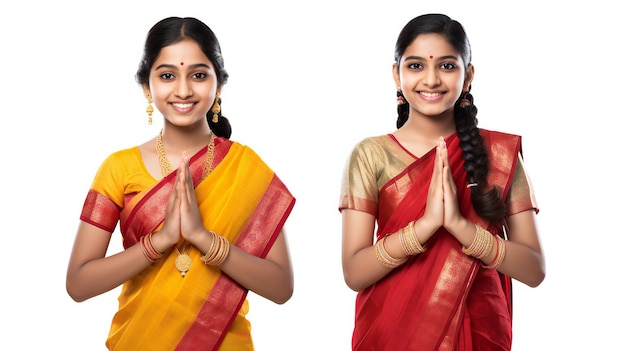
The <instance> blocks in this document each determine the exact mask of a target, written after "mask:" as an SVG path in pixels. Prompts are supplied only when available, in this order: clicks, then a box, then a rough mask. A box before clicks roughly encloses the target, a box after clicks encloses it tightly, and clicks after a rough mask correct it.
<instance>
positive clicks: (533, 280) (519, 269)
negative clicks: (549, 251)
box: [498, 240, 546, 287]
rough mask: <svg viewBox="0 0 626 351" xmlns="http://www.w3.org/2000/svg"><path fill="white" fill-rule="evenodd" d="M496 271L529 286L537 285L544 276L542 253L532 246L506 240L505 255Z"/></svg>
mask: <svg viewBox="0 0 626 351" xmlns="http://www.w3.org/2000/svg"><path fill="white" fill-rule="evenodd" d="M498 271H499V272H501V273H503V274H506V275H508V276H510V277H511V278H513V279H515V280H518V281H520V282H522V283H524V284H526V285H528V286H530V287H537V286H539V284H541V282H542V281H543V279H544V278H545V276H546V271H545V262H544V258H543V255H541V254H540V253H537V252H535V251H534V250H533V249H532V248H530V247H528V246H526V245H524V244H520V243H516V242H513V241H510V240H507V241H506V256H505V257H504V261H503V262H502V264H501V265H500V267H499V268H498Z"/></svg>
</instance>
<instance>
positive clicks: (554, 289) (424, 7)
mask: <svg viewBox="0 0 626 351" xmlns="http://www.w3.org/2000/svg"><path fill="white" fill-rule="evenodd" d="M612 4H614V3H613V2H610V1H603V0H599V1H593V2H576V1H573V2H572V1H569V2H565V1H562V2H558V1H555V2H548V1H524V2H496V1H492V2H490V1H482V2H479V1H457V0H454V1H452V0H451V1H447V2H435V1H430V2H420V1H393V0H391V1H384V2H383V1H337V0H336V1H326V0H322V1H300V2H296V1H291V2H289V1H185V2H171V1H138V2H129V1H126V2H117V1H112V2H111V1H109V2H100V3H92V2H79V1H75V2H72V1H63V0H61V1H55V2H47V1H11V0H2V1H1V2H0V13H1V14H2V17H3V19H2V21H0V41H1V44H2V46H1V48H2V49H1V50H2V54H1V55H0V67H2V68H3V69H4V71H3V74H2V85H1V86H0V89H2V91H1V93H0V102H1V104H0V105H1V106H2V107H1V111H2V116H3V123H2V127H0V150H1V152H2V159H3V162H2V167H3V169H2V171H1V172H0V177H1V178H0V180H1V181H2V186H3V188H4V189H3V192H2V206H3V207H2V211H1V212H0V223H1V224H2V227H1V228H2V230H1V232H2V234H3V235H2V238H3V240H2V241H3V244H4V248H3V250H2V254H1V255H0V266H2V267H3V268H4V269H3V274H4V276H3V279H2V283H1V284H2V288H1V289H0V304H1V305H0V307H1V311H2V312H0V321H1V322H2V326H3V327H1V328H0V349H1V350H7V351H13V350H38V349H46V350H63V351H71V350H104V349H105V347H104V340H105V338H106V335H107V333H108V329H109V323H110V320H111V318H112V316H113V314H114V313H115V310H116V307H117V306H116V303H117V294H118V292H119V291H118V290H117V289H116V290H114V291H111V292H108V293H105V294H103V295H100V296H98V297H95V298H92V299H90V300H88V301H86V302H83V303H75V302H73V301H72V300H71V299H70V297H69V296H68V295H67V293H66V291H65V269H66V265H67V260H68V258H69V254H70V250H71V246H72V243H73V239H74V235H75V231H76V228H77V225H78V217H79V214H80V210H81V207H82V204H83V200H84V197H85V195H86V192H87V190H88V187H89V185H90V183H91V180H92V178H93V176H94V175H95V171H96V170H97V168H98V166H99V165H100V162H101V161H102V160H103V159H104V157H106V156H107V155H108V154H109V153H110V152H112V151H115V150H118V149H121V148H125V147H129V146H134V145H136V144H139V143H141V142H143V141H145V140H147V139H149V138H152V137H153V136H154V135H156V133H158V130H159V129H160V125H161V121H160V118H161V116H160V115H159V114H158V113H155V117H156V118H155V121H156V122H155V123H154V124H153V125H152V126H149V125H148V123H147V116H146V115H145V112H144V111H145V106H146V102H145V100H144V97H143V95H142V92H141V89H140V88H139V86H138V85H137V84H136V83H135V81H134V73H135V70H136V68H137V65H138V63H139V59H140V56H141V52H142V46H143V41H144V39H145V35H146V33H147V31H148V29H149V28H150V27H151V26H152V25H153V24H154V23H156V22H157V21H158V20H160V19H162V18H164V17H168V16H192V17H197V18H199V19H201V20H203V21H204V22H206V23H207V24H208V25H209V26H210V27H211V28H212V29H213V30H214V31H215V33H216V34H217V36H218V38H219V40H220V42H221V45H222V51H223V54H224V57H225V62H226V68H227V70H228V71H229V73H230V80H229V82H228V84H227V85H226V86H225V87H224V89H223V94H222V98H223V111H224V115H226V116H227V117H229V119H230V120H231V123H232V125H233V135H232V139H233V140H236V141H239V142H241V143H243V144H247V145H249V146H251V147H252V148H253V149H254V150H255V151H256V152H257V153H258V154H260V155H261V157H262V158H263V159H264V160H265V161H266V162H267V163H268V164H269V165H270V166H272V168H273V169H274V170H275V171H276V173H277V174H278V175H279V177H281V179H282V180H283V181H284V182H285V183H286V184H287V186H288V187H289V188H290V190H291V191H292V193H293V194H294V195H295V197H296V198H297V202H296V206H295V208H294V210H293V212H292V215H291V217H290V218H289V220H288V221H287V224H286V232H287V236H288V241H289V244H290V248H291V254H292V259H293V263H294V270H295V292H294V295H293V298H292V299H291V300H290V301H289V302H287V303H286V304H284V305H275V304H273V303H271V302H269V301H266V300H263V299H261V298H259V297H258V296H256V295H254V294H251V295H250V301H251V312H250V315H249V317H250V319H251V322H252V327H253V334H254V335H253V336H254V339H255V343H256V347H257V349H258V350H259V351H277V350H289V351H293V350H307V351H308V350H313V351H317V350H332V351H335V350H336V351H342V350H349V349H350V337H351V332H352V318H353V313H354V298H355V293H354V292H353V291H351V290H349V289H348V287H347V286H346V285H345V283H344V282H343V276H342V271H341V261H340V246H341V216H340V214H339V212H338V210H337V204H338V196H339V185H340V177H341V173H342V171H343V166H344V162H345V160H346V158H347V156H348V154H349V152H350V151H351V148H352V147H353V146H354V144H355V143H356V142H357V141H359V140H360V139H362V138H364V137H367V136H371V135H377V134H383V133H387V132H390V131H393V129H394V126H395V120H396V113H395V85H394V83H393V80H392V76H391V65H392V62H393V49H394V44H395V39H396V36H397V34H398V33H399V31H400V29H401V28H402V26H403V25H404V24H405V23H406V22H407V21H408V20H409V19H411V18H412V17H414V16H417V15H419V14H422V13H427V12H442V13H446V14H448V15H450V16H452V17H453V18H455V19H457V20H459V21H460V22H461V23H463V25H464V26H465V29H466V31H467V32H468V35H469V37H470V41H471V43H472V47H473V54H474V56H473V63H474V65H475V67H476V74H475V78H474V84H473V90H472V92H473V94H474V97H475V103H476V105H477V106H478V109H479V115H478V118H479V126H481V127H483V128H487V129H495V130H501V131H505V132H510V133H516V134H521V135H522V136H523V146H524V156H525V158H526V166H527V169H528V171H529V173H530V176H531V179H532V181H533V183H534V186H535V191H536V195H537V199H538V201H539V205H540V208H541V212H540V213H539V215H538V217H537V218H538V224H539V228H540V231H541V235H542V241H543V244H544V249H545V253H546V257H547V272H548V275H547V278H546V280H545V281H544V283H543V284H542V285H541V286H539V287H538V288H535V289H533V288H529V287H527V286H524V285H521V284H518V283H516V284H515V286H514V336H513V337H514V350H516V351H526V350H534V351H538V350H600V349H601V350H625V349H626V341H624V339H623V337H622V336H621V335H620V333H621V332H622V329H623V323H621V322H619V321H620V320H621V319H620V317H621V316H623V315H624V314H625V313H626V304H625V302H624V299H623V298H622V297H621V292H620V290H619V287H620V286H621V282H620V281H621V280H623V278H622V274H621V270H622V269H621V268H622V267H624V261H623V259H622V257H624V254H623V250H624V247H626V245H625V244H626V240H625V239H624V234H626V233H624V232H625V231H624V228H623V226H622V225H621V221H620V218H621V217H622V216H623V213H624V205H623V203H622V202H621V201H620V200H622V199H623V197H624V196H625V195H626V194H625V192H624V188H623V186H621V182H620V180H621V179H620V173H619V172H618V170H621V167H623V166H624V160H625V157H624V155H623V153H622V149H621V148H620V146H621V140H622V139H623V136H622V134H623V122H622V120H623V118H624V117H626V116H624V108H623V107H622V105H623V102H622V101H623V96H624V93H625V89H624V81H625V78H626V75H625V73H624V68H623V66H624V65H623V54H621V53H623V44H620V43H621V39H622V38H621V36H622V35H620V34H624V30H623V26H622V25H621V23H623V19H622V18H621V17H620V14H619V12H618V11H615V10H614V9H612ZM620 50H621V51H620ZM114 238H119V233H115V234H114ZM119 250H121V240H116V239H113V241H112V243H111V247H110V249H109V251H110V252H117V251H119ZM613 320H617V321H618V322H615V323H613V322H610V321H613Z"/></svg>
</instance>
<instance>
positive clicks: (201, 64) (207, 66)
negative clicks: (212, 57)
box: [154, 63, 211, 70]
mask: <svg viewBox="0 0 626 351" xmlns="http://www.w3.org/2000/svg"><path fill="white" fill-rule="evenodd" d="M187 67H188V68H190V69H196V68H200V67H204V68H207V69H209V70H210V69H211V67H209V65H207V64H205V63H195V64H193V65H188V66H187ZM161 68H167V69H178V66H177V65H172V64H168V63H164V64H161V65H158V66H157V67H155V68H154V69H155V70H158V69H161Z"/></svg>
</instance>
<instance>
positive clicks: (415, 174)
mask: <svg viewBox="0 0 626 351" xmlns="http://www.w3.org/2000/svg"><path fill="white" fill-rule="evenodd" d="M481 134H482V136H483V140H484V142H485V145H486V146H487V149H488V152H489V157H490V162H491V163H490V173H489V177H488V180H489V183H490V184H494V185H497V186H498V187H500V189H502V190H503V194H504V195H503V196H504V197H505V198H506V196H507V195H506V194H508V193H509V189H510V187H511V183H512V180H513V178H514V177H513V176H514V173H515V168H516V165H517V160H518V158H517V157H518V154H519V153H520V151H521V138H520V137H518V136H514V135H509V134H503V133H497V132H491V131H485V130H483V131H482V132H481ZM446 143H447V145H448V150H449V159H450V167H451V170H452V173H453V177H454V179H455V182H456V184H457V188H458V201H459V208H460V209H461V212H462V214H463V216H465V217H466V218H468V219H469V220H471V221H472V222H474V223H477V224H478V225H480V226H482V227H483V228H487V229H488V230H489V231H491V232H492V233H494V234H497V235H504V233H503V230H502V225H498V224H497V223H488V222H485V220H483V219H482V218H480V217H478V216H477V215H476V213H475V212H474V210H473V206H472V204H471V200H470V191H469V189H467V188H466V186H465V185H466V184H467V181H466V179H465V177H466V173H465V170H464V169H463V158H462V156H461V149H460V147H459V139H458V137H457V135H456V134H453V135H451V136H449V137H448V138H446ZM434 158H435V153H434V149H433V150H431V151H430V152H429V153H427V154H426V155H424V156H423V157H422V158H419V159H417V160H415V161H414V162H412V163H411V164H410V165H409V166H408V167H407V168H406V169H405V170H404V171H402V172H400V173H399V174H397V175H396V176H395V177H393V178H392V179H391V180H390V181H389V182H387V183H386V184H385V185H384V186H382V188H381V189H380V191H379V193H378V204H377V207H376V208H371V209H370V210H368V209H367V207H368V206H369V207H371V204H367V201H362V200H359V199H345V198H344V199H342V205H341V206H342V207H343V208H355V209H359V205H358V204H359V202H360V203H362V204H366V205H365V206H364V207H363V208H362V210H365V211H368V212H370V211H371V212H373V214H374V215H375V216H376V218H377V225H378V231H377V234H376V239H377V240H380V239H381V238H383V237H384V236H385V235H387V234H389V233H393V232H396V231H398V230H400V228H402V227H404V226H406V225H407V223H409V222H411V221H413V220H416V219H418V218H420V217H421V216H422V215H423V213H424V210H425V205H426V198H427V193H428V186H429V184H430V178H431V175H432V170H433V164H434ZM349 196H350V195H347V197H349ZM344 197H345V196H344ZM350 204H355V205H354V206H352V205H350ZM374 212H375V213H374ZM427 245H428V249H427V250H426V252H424V253H422V254H420V255H417V256H413V257H411V258H410V259H409V260H408V261H407V262H406V263H405V264H404V265H402V266H400V267H398V268H396V269H395V270H394V271H393V272H391V273H390V274H389V275H387V276H386V277H385V278H383V279H381V280H380V281H378V282H377V283H375V284H373V285H372V286H370V287H368V288H366V289H364V290H362V291H360V292H359V293H358V294H357V299H356V311H355V328H354V332H353V339H352V344H353V350H358V351H381V350H382V351H386V350H389V351H397V350H402V351H405V350H420V351H431V350H432V351H434V350H456V351H469V350H480V351H492V350H510V348H511V329H512V328H511V311H512V310H511V281H510V278H509V277H506V276H502V275H500V274H499V273H498V272H497V271H495V270H488V269H484V268H482V267H481V265H480V261H478V260H476V259H474V258H471V257H468V256H467V255H465V254H464V253H462V251H461V244H460V243H459V242H458V241H456V239H454V237H452V235H450V234H449V233H447V232H446V231H445V230H444V229H440V230H439V231H438V232H437V233H435V234H434V235H433V237H431V239H430V240H429V241H428V243H427Z"/></svg>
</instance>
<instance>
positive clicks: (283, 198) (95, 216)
mask: <svg viewBox="0 0 626 351" xmlns="http://www.w3.org/2000/svg"><path fill="white" fill-rule="evenodd" d="M206 150H207V149H206V148H204V149H202V150H201V151H200V152H198V153H197V154H196V155H194V156H193V157H192V158H191V159H190V170H191V175H192V178H193V181H194V186H195V188H196V197H197V200H198V206H199V209H200V213H201V215H202V219H203V223H204V225H205V227H206V228H209V229H211V230H214V231H216V232H217V233H219V234H221V235H223V236H225V237H226V238H228V239H229V241H230V242H231V243H232V244H234V245H236V246H238V247H240V248H241V249H243V250H245V251H247V252H249V253H251V254H254V255H256V256H259V257H265V255H267V253H268V251H269V249H270V248H271V246H272V245H273V243H274V241H275V240H276V238H277V237H278V235H279V233H280V230H281V228H282V227H283V225H284V223H285V221H286V220H287V217H288V216H289V214H290V212H291V210H292V208H293V205H294V203H295V199H294V198H293V196H292V195H291V194H290V193H289V191H288V190H287V188H286V187H285V186H284V184H283V183H282V182H281V181H280V179H279V178H278V177H277V176H276V175H275V174H274V173H273V171H272V170H271V169H270V168H269V167H267V166H266V165H265V164H264V163H263V161H262V160H261V159H260V158H259V157H258V156H257V155H256V154H255V153H254V152H253V151H252V150H251V149H249V148H247V147H245V146H243V145H241V144H238V143H233V142H231V141H229V140H227V139H222V138H216V139H215V156H214V161H213V162H214V163H213V169H214V170H213V172H212V173H211V174H210V175H209V176H208V177H207V178H206V179H204V180H201V176H202V168H203V163H204V158H205V157H204V155H205V153H206ZM127 152H128V151H127ZM121 157H122V156H120V155H119V153H118V155H114V157H112V158H113V159H115V160H116V161H117V163H116V164H115V165H114V166H115V167H113V166H111V167H106V162H105V166H104V167H103V168H102V169H101V171H100V172H99V176H98V177H103V176H102V174H104V175H105V176H106V179H109V178H111V179H112V180H110V181H108V183H110V185H106V184H104V185H102V184H100V185H99V183H102V182H98V181H95V182H94V186H93V189H92V190H91V191H90V194H89V196H88V199H87V201H86V202H85V207H84V209H83V214H82V216H81V219H82V220H84V221H87V222H89V223H92V224H94V225H97V226H99V227H100V228H103V229H106V230H109V231H112V230H113V228H114V227H115V224H116V223H117V220H118V218H119V221H120V231H121V233H122V236H123V244H124V247H125V248H128V247H130V246H132V245H135V244H136V243H137V242H138V241H139V239H140V238H141V237H142V236H143V235H146V234H148V233H151V232H153V231H155V230H157V229H158V228H159V226H160V225H161V224H162V222H163V220H164V214H165V207H166V204H167V201H168V199H169V194H170V192H171V189H172V187H173V185H174V181H175V177H176V176H175V172H173V173H171V174H169V175H168V176H166V177H165V178H163V179H162V180H161V181H159V182H158V183H156V184H152V186H149V187H147V188H145V189H141V190H140V189H137V190H140V191H135V190H134V189H133V188H134V187H135V188H137V187H138V188H141V186H136V185H135V186H133V184H132V182H131V181H129V180H128V179H134V177H138V176H137V175H136V174H133V172H131V171H128V172H127V173H128V174H122V175H119V176H118V175H116V174H113V175H109V173H113V172H114V171H115V170H117V169H119V168H124V167H122V166H121V165H120V161H119V159H120V158H121ZM124 157H126V158H130V157H127V156H124ZM127 163H129V164H132V163H133V161H129V162H127ZM126 168H130V167H126ZM98 177H97V178H96V180H98V179H99V178H98ZM119 179H124V181H119ZM114 185H117V187H115V186H114ZM116 188H117V189H123V190H118V191H117V192H116V194H112V191H111V189H116ZM95 189H98V191H96V190H95ZM119 191H123V192H124V193H123V194H120V192H119ZM120 198H123V205H121V206H120V205H117V202H119V199H120ZM120 208H121V210H120ZM202 254H203V253H201V252H199V251H198V250H196V249H195V248H192V250H191V252H189V255H190V256H191V258H192V260H193V264H192V268H191V269H190V270H189V272H188V273H187V275H186V276H185V277H184V278H181V276H180V274H179V273H178V272H177V271H176V269H175V268H174V260H175V259H176V256H177V254H176V253H175V252H169V253H167V254H166V257H163V258H162V259H160V260H159V261H157V262H156V263H154V264H153V265H151V266H149V267H148V268H147V269H146V270H144V271H143V272H142V273H140V274H139V275H137V276H135V277H133V278H132V279H131V280H129V281H128V282H126V283H124V285H123V287H122V292H121V294H120V297H119V310H118V312H117V313H116V315H115V317H114V318H113V322H112V325H111V331H110V334H109V338H108V340H107V347H108V348H109V349H111V350H118V349H119V350H131V349H132V350H190V349H193V350H218V349H229V350H230V349H233V348H234V349H237V350H243V349H246V350H248V349H250V350H251V349H253V346H252V341H251V339H250V330H249V324H248V321H247V320H246V319H245V314H246V312H247V303H246V304H244V303H245V302H246V296H247V290H246V289H245V288H243V287H242V286H240V285H239V284H237V283H236V282H234V281H233V280H231V279H230V278H229V277H228V276H226V275H224V274H221V272H220V271H219V269H218V268H216V267H212V266H206V265H204V264H202V262H201V261H200V257H201V256H202ZM244 345H246V346H244Z"/></svg>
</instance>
